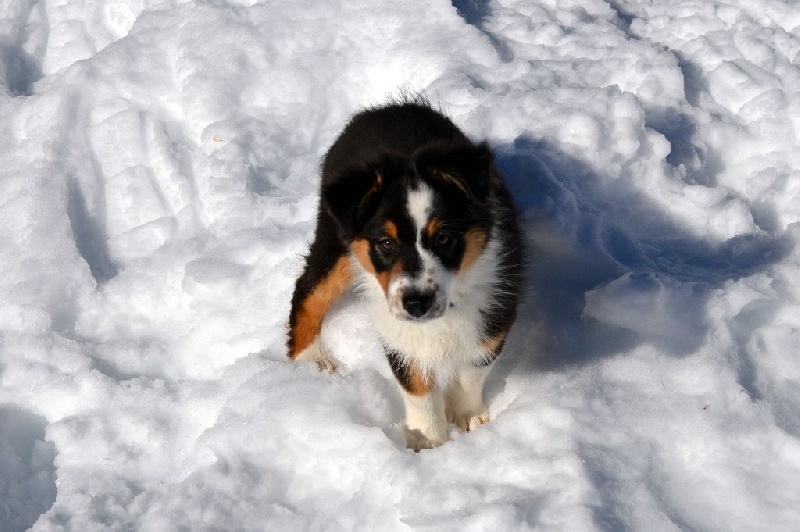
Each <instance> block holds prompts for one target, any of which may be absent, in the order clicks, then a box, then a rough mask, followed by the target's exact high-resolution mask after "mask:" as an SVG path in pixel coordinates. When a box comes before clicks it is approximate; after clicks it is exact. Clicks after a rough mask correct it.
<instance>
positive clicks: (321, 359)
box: [295, 338, 337, 373]
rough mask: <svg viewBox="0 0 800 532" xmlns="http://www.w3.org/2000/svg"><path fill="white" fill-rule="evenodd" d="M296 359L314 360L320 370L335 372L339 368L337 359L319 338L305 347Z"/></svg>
mask: <svg viewBox="0 0 800 532" xmlns="http://www.w3.org/2000/svg"><path fill="white" fill-rule="evenodd" d="M295 360H305V361H308V362H314V363H315V364H316V365H317V367H318V368H319V370H320V371H324V372H326V373H333V372H334V371H336V368H337V364H336V361H335V360H333V358H332V357H331V356H330V355H329V354H328V351H327V349H325V348H324V347H323V346H322V343H321V342H320V341H319V338H317V339H316V340H314V342H313V343H312V344H311V345H310V346H308V347H307V348H305V349H303V350H302V351H301V352H300V354H298V355H297V357H295Z"/></svg>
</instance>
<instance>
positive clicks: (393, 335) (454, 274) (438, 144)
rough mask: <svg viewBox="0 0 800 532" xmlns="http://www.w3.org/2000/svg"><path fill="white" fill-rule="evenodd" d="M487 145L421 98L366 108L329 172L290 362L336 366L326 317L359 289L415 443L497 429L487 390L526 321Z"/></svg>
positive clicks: (292, 330)
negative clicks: (520, 321)
mask: <svg viewBox="0 0 800 532" xmlns="http://www.w3.org/2000/svg"><path fill="white" fill-rule="evenodd" d="M493 158H494V156H493V154H492V152H491V151H490V149H489V148H488V147H487V146H486V144H484V143H481V144H474V143H472V142H471V141H470V140H469V139H467V137H466V136H465V135H464V134H463V133H462V132H461V131H460V130H459V129H458V128H457V127H456V126H455V125H454V124H453V122H452V121H450V120H449V119H448V118H446V117H445V116H443V115H442V114H441V113H439V112H437V111H435V110H434V109H432V108H431V106H430V105H429V104H428V103H427V102H425V101H421V100H414V101H402V102H394V103H390V104H388V105H385V106H382V107H377V108H372V109H367V110H365V111H362V112H360V113H358V114H356V115H355V116H354V117H353V118H352V120H351V121H350V123H349V124H348V125H347V126H346V127H345V129H344V131H343V132H342V133H341V134H340V136H339V137H338V138H337V140H336V141H335V142H334V144H333V146H332V147H331V148H330V150H329V151H328V153H327V154H326V156H325V158H324V161H323V164H322V183H321V197H320V207H319V213H318V218H317V227H316V235H315V238H314V241H313V242H312V244H311V248H310V252H309V254H308V256H307V257H306V266H305V270H304V271H303V274H302V275H301V276H300V278H299V279H298V280H297V285H296V287H295V291H294V296H293V297H292V308H291V314H290V317H289V340H288V350H289V357H290V358H292V359H294V360H309V361H314V362H316V363H317V364H318V365H319V366H320V367H321V368H324V369H328V370H331V371H332V370H333V369H334V368H335V365H334V362H333V360H332V359H331V358H330V356H329V354H328V352H327V349H326V348H325V346H324V345H322V343H321V339H320V330H321V328H322V322H323V320H324V319H325V316H326V314H327V313H328V311H329V309H330V308H331V306H332V304H333V303H335V302H336V301H337V300H338V299H339V298H340V297H341V296H342V295H344V294H345V293H346V292H347V291H348V290H349V289H350V288H351V287H353V286H355V287H356V288H357V289H358V290H359V292H360V294H361V295H362V296H363V298H364V299H365V300H366V301H367V303H368V305H369V310H370V315H371V317H372V319H373V320H374V324H375V327H376V328H377V331H378V333H379V334H380V337H381V339H382V341H383V345H384V350H385V354H386V357H387V359H388V361H389V364H390V366H391V368H392V372H393V373H394V375H395V377H396V378H397V381H398V382H399V384H400V387H401V389H402V392H403V397H404V401H405V407H406V436H407V440H408V446H409V447H410V448H413V449H415V450H419V449H423V448H432V447H436V446H439V445H441V444H442V443H444V442H445V441H446V440H447V436H448V430H447V428H448V421H450V422H453V423H455V424H456V425H457V426H459V427H460V428H461V429H463V430H467V431H469V430H473V429H475V428H476V427H478V426H480V425H482V424H484V423H486V422H488V421H489V411H488V409H487V407H486V404H485V403H484V401H483V384H484V381H485V379H486V375H487V374H488V372H489V369H490V367H491V364H492V362H493V361H494V360H495V358H496V357H497V356H498V355H499V354H500V351H501V350H502V348H503V344H504V342H505V340H506V337H507V335H508V333H509V329H510V328H511V325H512V323H513V322H514V318H515V317H516V313H517V300H518V298H519V293H520V284H521V281H522V252H521V249H520V235H519V229H518V227H517V221H516V215H515V212H514V208H513V205H512V201H511V197H510V195H509V192H508V190H507V188H506V186H505V185H504V183H503V179H502V177H501V176H500V174H499V173H498V172H497V171H496V169H495V168H494V165H493Z"/></svg>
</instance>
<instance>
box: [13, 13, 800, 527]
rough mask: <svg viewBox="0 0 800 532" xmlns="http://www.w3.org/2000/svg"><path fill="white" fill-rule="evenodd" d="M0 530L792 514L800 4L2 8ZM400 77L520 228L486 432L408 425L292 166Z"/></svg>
mask: <svg viewBox="0 0 800 532" xmlns="http://www.w3.org/2000/svg"><path fill="white" fill-rule="evenodd" d="M0 66H1V67H2V68H0V184H1V186H0V530H2V531H3V532H6V531H7V532H16V531H22V530H26V529H28V528H31V529H33V530H36V531H44V530H75V531H95V530H97V531H99V530H146V531H151V530H237V531H238V530H326V531H327V530H341V531H353V530H459V531H462V530H563V531H584V530H585V531H589V530H609V531H618V530H641V531H662V530H664V531H666V530H696V531H748V532H750V531H769V532H779V531H794V530H799V529H800V251H799V250H798V249H797V246H796V241H797V239H798V238H799V237H800V225H798V222H799V221H800V7H798V5H797V3H796V2H794V0H707V1H701V2H698V1H693V0H659V1H648V0H606V1H603V0H524V1H523V0H516V1H515V0H490V1H483V0H462V1H453V2H452V4H451V3H449V2H446V1H444V0H407V1H388V0H377V1H374V2H356V1H349V0H344V1H333V2H320V1H314V0H295V1H292V2H274V1H269V0H0ZM403 92H406V93H408V92H410V93H415V92H421V93H423V94H425V95H426V96H427V97H428V98H429V99H431V101H433V102H434V103H435V104H436V105H437V106H439V107H440V108H441V109H443V110H444V111H445V112H446V113H447V114H449V115H450V116H451V117H452V118H453V119H454V121H455V122H456V123H457V124H458V125H459V126H460V127H462V128H463V129H464V131H465V132H467V133H468V134H469V135H470V136H471V137H472V138H474V139H476V140H478V139H486V140H488V142H489V143H490V145H491V146H492V147H493V148H494V150H495V151H496V153H497V159H496V161H497V166H498V168H499V169H500V170H501V171H502V172H503V174H504V175H505V176H506V178H507V180H508V182H509V185H510V187H511V188H512V190H513V192H514V196H515V199H516V201H517V205H518V207H519V210H520V213H521V217H522V220H523V223H524V229H525V235H526V241H527V243H528V249H527V252H528V253H527V259H528V274H527V278H528V283H527V286H528V289H527V291H526V296H525V300H524V303H523V305H522V308H521V312H520V318H519V320H518V322H517V324H516V326H515V328H514V330H513V332H512V335H511V337H510V340H509V342H508V343H507V345H506V349H505V351H504V353H503V355H502V356H501V358H500V359H499V360H498V362H497V364H496V367H495V369H494V371H493V373H492V374H491V375H490V377H489V380H488V382H487V390H486V394H487V396H486V399H487V404H488V405H489V408H490V411H491V415H492V418H493V420H492V422H491V423H490V424H488V425H486V426H483V427H481V428H479V429H478V430H476V431H474V432H471V433H468V434H461V433H458V432H457V431H456V430H455V429H454V428H453V430H452V433H451V441H450V442H448V443H446V444H445V445H444V446H442V447H440V448H438V449H433V450H429V451H423V452H421V453H419V454H415V453H413V452H411V451H409V450H407V449H406V448H405V439H404V436H403V432H402V428H401V424H402V420H403V405H402V401H401V397H400V394H399V392H398V390H397V385H396V384H395V382H394V379H393V378H392V375H391V371H390V369H389V367H388V363H387V362H386V361H385V359H384V358H383V356H382V353H381V349H380V345H379V341H378V339H377V337H376V335H375V332H374V331H373V330H372V329H371V327H370V325H369V323H370V322H369V316H368V315H367V313H366V311H365V310H364V309H363V308H362V306H361V305H360V303H359V302H358V301H357V299H355V298H350V299H349V300H348V301H347V302H346V304H343V305H341V306H340V307H339V308H338V310H337V312H336V314H335V315H334V316H332V318H331V319H330V320H329V321H328V323H327V324H326V326H325V328H324V331H323V334H324V335H325V337H326V339H327V341H328V343H329V344H331V346H332V347H333V351H334V355H335V356H336V358H337V359H338V360H339V361H341V362H342V367H341V370H340V371H339V372H338V373H337V374H334V375H327V374H321V373H319V372H317V371H316V369H315V368H314V367H312V366H311V365H310V364H306V363H291V362H289V361H288V360H286V358H285V353H284V349H285V329H284V326H285V323H286V321H287V317H288V312H289V299H290V297H291V292H292V289H293V286H294V280H295V278H296V276H297V275H298V273H299V271H300V268H301V267H302V256H303V253H304V252H305V250H306V247H307V243H308V241H309V240H310V239H311V238H312V231H313V226H314V220H315V215H316V207H317V186H318V165H319V162H320V158H321V157H322V155H323V154H324V153H325V150H326V149H327V148H328V147H329V146H330V144H331V142H332V141H333V139H334V138H335V137H336V135H337V134H338V133H339V131H340V130H341V128H342V127H343V125H344V124H345V123H346V121H347V118H348V117H349V116H350V115H351V114H353V113H354V112H356V111H358V110H359V109H362V108H364V107H365V106H369V105H375V104H379V103H381V102H383V101H386V99H387V98H388V97H390V96H392V95H398V94H401V93H403Z"/></svg>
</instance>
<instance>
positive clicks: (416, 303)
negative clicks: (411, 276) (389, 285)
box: [403, 292, 433, 318]
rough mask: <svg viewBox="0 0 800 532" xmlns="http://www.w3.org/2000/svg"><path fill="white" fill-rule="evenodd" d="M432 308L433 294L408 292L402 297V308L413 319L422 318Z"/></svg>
mask: <svg viewBox="0 0 800 532" xmlns="http://www.w3.org/2000/svg"><path fill="white" fill-rule="evenodd" d="M432 306H433V294H431V293H428V292H409V293H407V294H405V295H404V296H403V308H404V309H406V312H408V313H409V314H411V315H412V316H414V317H415V318H419V317H421V316H424V315H425V313H427V312H428V311H429V310H430V309H431V307H432Z"/></svg>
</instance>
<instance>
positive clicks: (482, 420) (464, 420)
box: [447, 405, 491, 432]
mask: <svg viewBox="0 0 800 532" xmlns="http://www.w3.org/2000/svg"><path fill="white" fill-rule="evenodd" d="M447 420H448V421H450V422H451V423H453V424H455V425H456V426H457V427H458V428H460V429H461V430H463V431H464V432H471V431H473V430H475V429H477V428H478V427H480V426H481V425H485V424H487V423H488V422H489V421H490V420H491V417H490V416H489V409H488V408H486V406H484V405H481V408H479V409H477V410H474V411H467V412H458V413H455V412H448V413H447Z"/></svg>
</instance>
